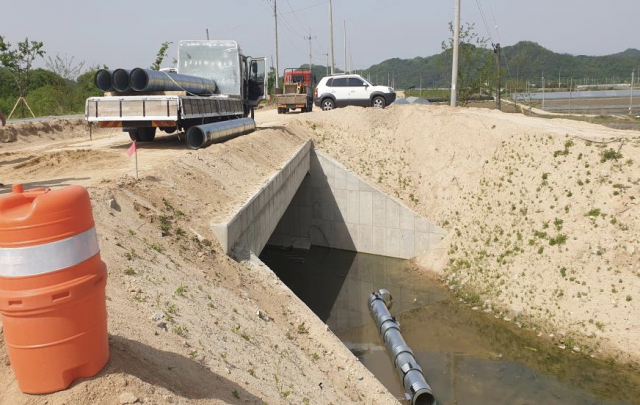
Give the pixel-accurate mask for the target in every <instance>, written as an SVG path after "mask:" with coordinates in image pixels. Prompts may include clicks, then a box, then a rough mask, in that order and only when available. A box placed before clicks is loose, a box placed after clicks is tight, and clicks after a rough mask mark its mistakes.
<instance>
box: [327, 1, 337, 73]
mask: <svg viewBox="0 0 640 405" xmlns="http://www.w3.org/2000/svg"><path fill="white" fill-rule="evenodd" d="M329 25H330V26H331V29H330V36H329V40H330V42H331V48H330V51H331V74H334V73H335V72H336V59H335V56H334V53H333V2H332V1H331V0H329Z"/></svg>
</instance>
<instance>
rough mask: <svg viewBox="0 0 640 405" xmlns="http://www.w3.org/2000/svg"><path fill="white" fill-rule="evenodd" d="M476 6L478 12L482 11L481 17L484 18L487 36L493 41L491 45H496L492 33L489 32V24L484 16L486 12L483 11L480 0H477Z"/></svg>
mask: <svg viewBox="0 0 640 405" xmlns="http://www.w3.org/2000/svg"><path fill="white" fill-rule="evenodd" d="M476 4H477V5H478V10H479V11H480V17H482V22H483V23H484V28H485V29H486V30H487V35H489V40H490V41H491V45H494V44H495V43H494V41H493V38H492V37H491V31H490V30H489V25H488V24H487V19H486V17H485V15H484V10H483V9H482V5H481V4H480V0H476Z"/></svg>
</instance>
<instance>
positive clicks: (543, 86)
mask: <svg viewBox="0 0 640 405" xmlns="http://www.w3.org/2000/svg"><path fill="white" fill-rule="evenodd" d="M545 85H546V83H545V82H544V72H542V109H543V110H544V88H545Z"/></svg>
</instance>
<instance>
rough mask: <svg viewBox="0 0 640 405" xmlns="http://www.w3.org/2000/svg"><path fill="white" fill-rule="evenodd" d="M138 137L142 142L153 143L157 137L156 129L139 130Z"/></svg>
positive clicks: (145, 128) (144, 128)
mask: <svg viewBox="0 0 640 405" xmlns="http://www.w3.org/2000/svg"><path fill="white" fill-rule="evenodd" d="M138 137H139V138H140V139H139V141H140V142H151V141H153V140H154V139H155V137H156V128H155V127H143V128H138Z"/></svg>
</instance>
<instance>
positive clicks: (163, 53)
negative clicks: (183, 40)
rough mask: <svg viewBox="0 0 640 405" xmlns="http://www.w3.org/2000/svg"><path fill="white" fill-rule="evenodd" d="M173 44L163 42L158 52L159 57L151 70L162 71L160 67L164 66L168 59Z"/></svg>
mask: <svg viewBox="0 0 640 405" xmlns="http://www.w3.org/2000/svg"><path fill="white" fill-rule="evenodd" d="M172 43H173V42H167V41H165V42H163V43H162V45H161V46H160V50H159V51H158V55H157V56H156V61H155V62H153V65H151V67H150V68H149V69H151V70H160V66H161V65H162V61H163V60H164V58H166V57H167V49H169V45H171V44H172Z"/></svg>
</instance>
